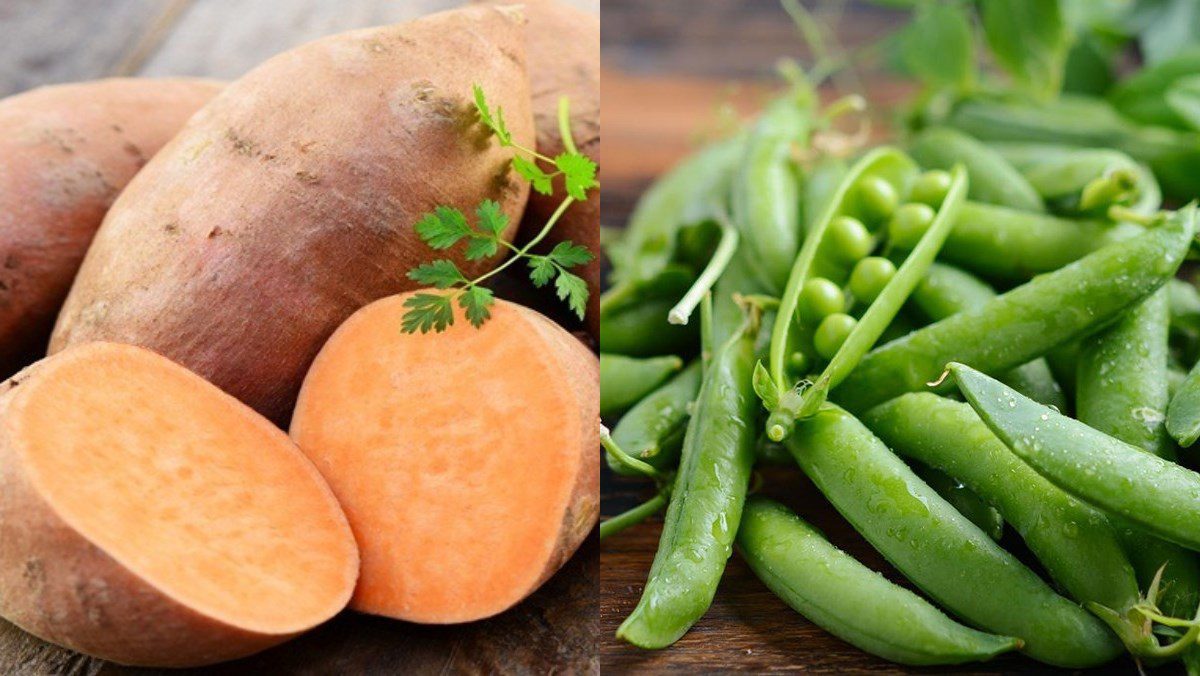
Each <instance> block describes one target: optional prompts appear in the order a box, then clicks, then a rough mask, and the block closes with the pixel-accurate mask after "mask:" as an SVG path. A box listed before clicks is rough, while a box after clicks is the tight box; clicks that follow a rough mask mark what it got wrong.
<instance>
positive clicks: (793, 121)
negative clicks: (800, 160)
mask: <svg viewBox="0 0 1200 676" xmlns="http://www.w3.org/2000/svg"><path fill="white" fill-rule="evenodd" d="M811 117H812V110H811V107H810V106H809V105H807V103H806V102H805V101H803V100H800V97H797V96H796V95H794V94H793V95H789V96H784V97H781V98H778V99H775V100H774V101H772V102H771V103H770V104H768V105H767V107H766V109H765V110H763V112H762V113H761V114H760V115H759V117H758V121H757V122H756V123H755V125H754V128H753V129H752V130H751V132H750V136H749V138H748V140H747V141H746V144H745V152H744V153H743V155H742V159H741V164H740V165H739V168H738V172H737V174H736V175H735V177H734V179H733V191H732V206H733V220H734V222H735V223H736V224H737V227H738V229H739V230H740V231H741V233H742V242H743V246H744V247H745V248H746V250H747V251H748V253H749V255H750V258H751V259H752V260H754V261H755V263H756V264H755V272H756V273H757V274H758V276H759V281H760V282H761V283H762V285H763V286H764V287H765V288H767V289H768V290H778V289H779V288H782V285H783V282H784V280H786V278H787V272H788V268H789V267H790V266H791V263H792V259H793V258H795V257H796V251H797V250H798V249H799V248H800V186H799V184H798V182H797V180H796V171H795V163H794V160H793V159H792V158H793V153H792V149H793V146H794V144H796V143H802V142H804V141H805V140H806V137H807V135H808V133H809V129H810V125H811V122H812V120H811Z"/></svg>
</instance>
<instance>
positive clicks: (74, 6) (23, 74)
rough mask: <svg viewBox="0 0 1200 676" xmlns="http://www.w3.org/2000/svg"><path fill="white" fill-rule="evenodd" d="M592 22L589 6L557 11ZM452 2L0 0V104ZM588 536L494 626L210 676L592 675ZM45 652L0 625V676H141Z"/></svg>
mask: <svg viewBox="0 0 1200 676" xmlns="http://www.w3.org/2000/svg"><path fill="white" fill-rule="evenodd" d="M566 1H567V2H571V3H572V4H575V5H577V6H580V7H583V8H586V9H589V10H593V11H595V10H598V8H599V0H566ZM459 4H462V0H0V96H6V95H8V94H12V93H16V92H20V91H24V90H26V89H30V88H33V87H37V86H40V85H45V84H55V83H60V82H72V81H78V80H88V79H94V78H100V77H108V76H117V75H120V76H169V75H192V76H204V77H216V78H223V79H233V78H236V77H238V76H239V75H241V74H243V73H245V72H246V71H247V70H249V69H251V68H253V67H254V66H255V65H257V64H258V63H260V62H262V61H264V60H265V59H267V58H269V57H271V56H272V55H274V54H276V53H278V52H281V51H283V50H285V49H288V48H289V47H292V46H295V45H298V44H300V43H303V42H306V41H308V40H312V39H315V38H318V37H321V36H323V35H328V34H331V33H337V32H340V31H344V30H350V29H353V28H359V27H363V26H371V25H379V24H388V23H395V22H398V21H404V20H406V19H411V18H415V17H418V16H421V15H424V14H428V13H431V12H435V11H440V10H443V9H449V8H451V7H454V6H457V5H459ZM0 546H3V543H0ZM598 550H599V545H598V541H597V540H596V538H595V537H594V536H593V537H592V539H590V540H589V541H588V542H586V543H584V545H583V546H582V547H581V548H580V550H579V552H578V553H577V554H576V556H575V557H574V558H573V559H572V560H571V562H570V563H568V564H567V566H566V567H565V568H563V570H562V571H560V572H559V574H558V575H556V576H555V577H554V578H553V579H552V580H551V581H550V582H549V583H547V584H546V586H545V587H543V588H542V589H541V590H540V591H538V592H537V593H536V594H535V595H534V596H532V597H531V598H529V599H527V600H526V601H525V602H524V603H522V604H521V605H519V606H518V607H517V608H514V609H513V610H511V611H509V612H507V613H504V614H503V615H500V616H498V617H496V618H493V619H490V620H486V621H483V622H477V623H474V624H470V625H463V626H457V627H423V626H418V625H412V624H407V623H403V622H396V621H392V620H386V619H383V618H373V617H368V616H364V615H358V614H354V613H346V614H344V615H342V616H341V617H339V618H337V619H336V620H334V621H333V622H331V623H329V624H327V625H326V626H324V627H321V628H319V629H317V630H316V631H314V632H312V633H310V634H308V635H306V636H303V637H301V638H300V639H298V640H296V641H293V642H291V643H287V644H284V645H282V646H279V647H277V648H274V649H272V650H269V651H267V652H265V653H262V654H260V655H257V656H254V657H251V658H248V659H245V660H242V661H239V662H234V663H230V664H227V665H222V666H220V667H215V668H211V669H204V670H195V671H194V673H212V674H347V675H358V674H400V673H405V674H408V673H416V674H424V673H496V672H504V673H528V674H547V673H555V672H564V673H597V672H598V671H599V662H598V659H597V656H596V636H597V635H598V629H597V614H596V595H597V579H598V575H599V570H598V569H599V560H598V559H599V556H598ZM154 673H181V674H186V673H193V672H192V671H184V672H169V671H164V672H157V671H154V670H148V669H129V668H123V667H119V666H116V665H113V664H109V663H106V662H103V661H101V660H96V659H93V658H89V657H86V656H83V655H78V654H76V653H72V652H70V651H68V650H64V649H62V648H58V647H56V646H52V645H49V644H47V643H44V642H42V641H40V640H38V639H36V638H34V637H32V636H30V635H28V634H26V633H24V632H22V631H21V630H19V629H17V628H16V627H14V626H12V625H11V624H8V623H6V622H3V621H2V620H0V674H2V675H4V676H8V675H10V674H13V675H22V676H24V675H29V676H35V675H36V676H41V675H43V674H112V675H116V674H154Z"/></svg>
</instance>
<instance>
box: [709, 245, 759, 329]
mask: <svg viewBox="0 0 1200 676" xmlns="http://www.w3.org/2000/svg"><path fill="white" fill-rule="evenodd" d="M763 293H767V290H766V289H765V288H764V287H763V285H762V283H761V282H759V280H758V277H757V276H756V275H755V274H754V263H753V261H751V260H749V258H748V257H747V256H746V255H745V252H744V251H738V253H737V254H735V255H734V257H733V260H732V261H730V262H729V265H728V266H727V267H726V268H725V272H724V273H723V274H722V275H721V276H720V278H718V279H717V283H716V284H715V285H714V286H713V318H712V323H713V345H723V344H725V341H727V340H729V338H730V336H732V335H733V334H734V333H735V332H737V330H738V328H739V327H740V326H741V325H742V323H743V322H744V321H745V313H744V312H743V310H742V307H741V306H740V305H739V304H738V302H737V300H736V297H737V296H739V295H741V296H745V295H749V294H763Z"/></svg>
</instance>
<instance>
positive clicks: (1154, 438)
mask: <svg viewBox="0 0 1200 676" xmlns="http://www.w3.org/2000/svg"><path fill="white" fill-rule="evenodd" d="M1167 296H1168V292H1167V289H1165V288H1163V289H1159V290H1158V291H1156V292H1154V294H1152V295H1151V296H1150V297H1149V298H1147V299H1146V300H1144V301H1142V302H1141V303H1139V304H1138V305H1136V306H1134V308H1133V309H1132V310H1130V311H1129V312H1127V313H1126V314H1125V316H1124V317H1122V318H1121V319H1119V320H1118V321H1117V322H1116V323H1115V324H1113V326H1112V327H1110V328H1108V329H1106V330H1105V331H1103V332H1101V333H1098V334H1096V335H1095V336H1093V337H1091V338H1089V339H1087V340H1085V341H1083V343H1082V349H1081V350H1080V355H1079V364H1078V366H1077V367H1076V368H1077V374H1078V376H1077V378H1076V407H1077V410H1076V417H1077V418H1078V419H1079V421H1080V422H1082V423H1084V424H1086V425H1089V426H1091V427H1093V428H1095V429H1097V430H1100V431H1101V432H1104V433H1105V434H1108V435H1111V436H1113V437H1116V438H1117V439H1120V440H1121V441H1124V442H1125V443H1128V444H1132V445H1134V446H1137V447H1139V448H1141V449H1142V450H1144V451H1146V452H1148V453H1153V454H1154V455H1157V456H1159V457H1160V458H1165V459H1167V460H1174V459H1175V447H1174V444H1173V443H1172V442H1171V439H1170V437H1169V436H1168V435H1167V431H1166V428H1165V424H1164V422H1165V420H1166V409H1167V402H1168V401H1169V396H1168V392H1167V333H1168V330H1167V324H1168V310H1167V305H1168V301H1167ZM1118 526H1119V529H1118V533H1119V534H1120V535H1121V536H1122V538H1123V539H1124V541H1125V545H1126V550H1127V551H1128V552H1129V557H1130V559H1131V560H1132V561H1133V565H1134V569H1135V570H1136V571H1137V574H1138V581H1139V583H1140V584H1141V585H1142V587H1143V588H1148V587H1149V586H1150V584H1151V582H1152V581H1153V580H1154V577H1155V576H1156V575H1158V574H1159V569H1160V568H1162V569H1163V572H1162V575H1163V579H1162V581H1161V583H1160V587H1161V588H1162V590H1163V591H1162V594H1161V596H1160V599H1159V600H1158V606H1159V607H1160V608H1162V609H1163V610H1164V611H1165V612H1166V613H1167V614H1168V615H1173V616H1179V617H1185V616H1190V615H1191V613H1192V612H1193V611H1194V610H1195V608H1196V605H1197V603H1200V564H1198V563H1197V561H1196V558H1195V556H1194V555H1192V554H1191V553H1190V552H1188V551H1186V550H1183V549H1182V548H1179V547H1177V546H1175V545H1172V544H1170V543H1166V542H1163V541H1161V540H1159V539H1157V538H1154V537H1152V536H1150V535H1147V534H1145V533H1143V532H1142V531H1141V530H1140V529H1137V528H1133V527H1131V526H1129V525H1127V524H1118ZM1164 564H1166V568H1163V565H1164Z"/></svg>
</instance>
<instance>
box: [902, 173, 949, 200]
mask: <svg viewBox="0 0 1200 676" xmlns="http://www.w3.org/2000/svg"><path fill="white" fill-rule="evenodd" d="M948 190H950V173H949V172H946V171H942V170H941V169H931V170H929V171H927V172H925V173H923V174H921V175H920V176H918V177H917V180H916V181H915V182H913V187H912V194H911V195H910V198H911V199H912V201H914V202H920V203H921V204H928V205H929V206H931V207H934V208H937V207H939V206H941V204H942V200H944V199H946V191H948Z"/></svg>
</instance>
